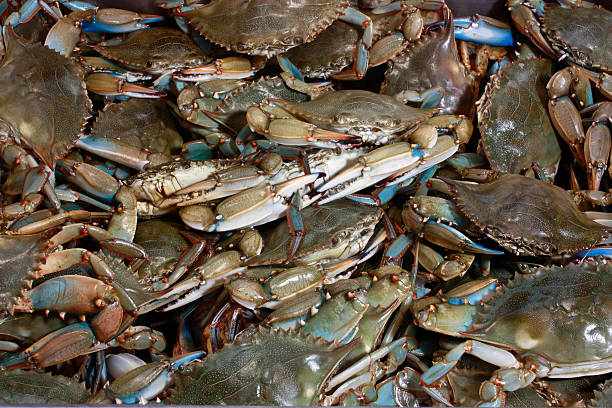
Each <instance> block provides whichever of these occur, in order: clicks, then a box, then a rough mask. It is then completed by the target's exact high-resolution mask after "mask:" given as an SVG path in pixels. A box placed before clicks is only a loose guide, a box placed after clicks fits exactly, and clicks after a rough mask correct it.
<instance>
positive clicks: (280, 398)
mask: <svg viewBox="0 0 612 408" xmlns="http://www.w3.org/2000/svg"><path fill="white" fill-rule="evenodd" d="M355 344H356V340H353V341H352V342H349V343H347V344H343V345H339V344H337V343H330V342H327V341H325V340H323V339H315V338H314V337H313V336H311V335H304V334H300V333H296V332H292V331H288V332H287V331H283V330H271V329H266V328H263V327H252V328H250V329H248V330H246V331H244V332H243V333H242V334H241V335H239V336H238V337H237V338H236V340H235V341H234V342H233V343H232V344H229V345H227V346H225V347H223V349H221V350H220V351H218V352H217V353H215V354H212V355H210V356H208V357H207V358H206V359H204V361H203V362H202V363H201V364H199V365H196V367H195V369H194V371H193V372H192V374H190V375H189V376H185V377H183V378H179V379H178V380H177V386H176V390H175V391H174V393H173V394H172V396H171V397H170V399H169V400H168V403H171V404H187V405H189V404H202V403H207V404H218V403H225V404H270V403H274V404H278V405H313V404H316V403H317V402H318V400H319V398H320V397H321V394H322V393H323V388H324V386H325V383H326V380H327V379H328V378H329V377H330V376H331V374H332V372H333V370H334V369H335V368H336V367H337V366H338V364H339V363H340V361H341V360H342V359H343V358H344V357H345V356H346V355H347V354H348V353H349V352H350V350H351V349H352V348H353V347H354V346H355ZM237 371H238V372H240V373H241V375H240V378H237V377H236V376H235V375H234V374H235V373H236V372H237ZM219 380H222V383H223V386H219ZM245 384H248V386H247V387H246V388H245ZM238 391H239V392H238Z"/></svg>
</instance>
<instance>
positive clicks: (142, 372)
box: [108, 351, 204, 404]
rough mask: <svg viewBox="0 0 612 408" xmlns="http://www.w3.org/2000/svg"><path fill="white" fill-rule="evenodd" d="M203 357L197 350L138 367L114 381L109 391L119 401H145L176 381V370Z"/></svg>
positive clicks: (127, 402)
mask: <svg viewBox="0 0 612 408" xmlns="http://www.w3.org/2000/svg"><path fill="white" fill-rule="evenodd" d="M202 357H204V353H203V352H201V351H195V352H193V353H188V354H183V355H180V356H177V357H172V358H170V359H166V360H161V361H155V362H152V363H149V364H146V365H142V366H139V367H136V368H134V369H132V370H130V371H128V372H127V373H125V374H124V375H122V376H121V377H119V378H117V379H116V380H115V381H113V382H112V383H111V385H110V386H109V387H108V392H109V394H110V395H111V396H112V397H113V398H114V399H115V401H116V402H117V403H125V404H138V403H145V402H146V401H148V400H151V399H153V398H155V397H156V396H157V395H159V394H161V393H162V392H163V391H164V390H165V389H166V388H167V387H168V386H169V385H171V384H172V383H173V382H174V376H173V373H174V372H175V371H177V370H179V369H180V368H181V367H183V366H185V365H187V364H190V363H192V362H194V361H197V360H199V359H201V358H202Z"/></svg>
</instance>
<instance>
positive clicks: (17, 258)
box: [0, 230, 54, 313]
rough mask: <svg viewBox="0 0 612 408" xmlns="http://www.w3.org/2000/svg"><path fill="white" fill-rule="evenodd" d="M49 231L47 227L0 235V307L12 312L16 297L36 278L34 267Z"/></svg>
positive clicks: (35, 268)
mask: <svg viewBox="0 0 612 408" xmlns="http://www.w3.org/2000/svg"><path fill="white" fill-rule="evenodd" d="M53 234H54V231H52V230H48V231H43V232H39V233H37V234H31V235H0V310H2V311H8V312H9V313H13V307H14V306H15V303H16V300H17V299H20V298H21V297H22V296H23V292H25V291H26V290H27V289H29V288H30V287H31V286H32V282H33V281H34V280H35V279H37V278H38V274H37V270H38V266H39V265H40V263H41V260H42V259H43V258H44V257H45V255H46V253H47V249H46V248H47V242H48V241H49V238H51V236H53Z"/></svg>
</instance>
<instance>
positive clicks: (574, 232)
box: [445, 174, 607, 255]
mask: <svg viewBox="0 0 612 408" xmlns="http://www.w3.org/2000/svg"><path fill="white" fill-rule="evenodd" d="M445 181H446V182H447V183H448V184H449V185H450V188H451V191H452V193H453V195H454V197H455V202H456V203H457V207H459V209H460V210H461V212H463V213H464V214H465V215H466V216H467V217H468V218H469V219H470V221H471V222H472V223H473V224H474V225H476V226H477V227H478V228H479V229H480V230H481V231H482V232H483V233H484V234H486V235H488V236H489V237H490V238H492V239H493V240H495V241H497V242H498V243H499V244H500V245H501V246H503V247H504V248H506V249H508V250H509V251H511V252H513V253H515V254H517V255H553V254H564V253H574V252H577V251H579V250H582V249H586V248H590V247H592V246H594V245H596V244H597V243H598V242H600V241H601V240H602V239H603V238H604V237H605V236H607V229H606V228H605V227H604V226H602V225H601V224H598V223H596V222H594V221H591V220H590V219H589V218H588V217H587V216H586V215H584V214H583V213H582V212H581V211H580V210H579V209H578V207H577V206H576V205H575V204H574V202H573V201H572V199H571V197H570V196H569V195H568V193H567V192H566V191H565V190H563V189H562V188H559V187H557V186H553V185H552V184H549V183H545V182H543V181H539V180H535V179H533V178H530V177H525V176H519V175H516V174H505V175H502V176H500V177H499V178H498V179H497V180H495V181H494V182H492V183H488V184H467V183H462V182H458V181H454V180H445Z"/></svg>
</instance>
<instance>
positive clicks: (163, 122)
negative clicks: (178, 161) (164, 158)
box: [91, 98, 183, 155]
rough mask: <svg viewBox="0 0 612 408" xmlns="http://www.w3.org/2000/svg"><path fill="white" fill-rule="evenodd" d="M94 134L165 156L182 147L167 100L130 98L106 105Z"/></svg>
mask: <svg viewBox="0 0 612 408" xmlns="http://www.w3.org/2000/svg"><path fill="white" fill-rule="evenodd" d="M91 135H92V136H96V137H107V138H118V139H121V140H122V141H124V142H126V143H129V144H130V145H132V146H135V147H140V148H146V149H149V150H151V151H152V152H159V153H164V154H166V155H171V154H177V153H178V152H180V150H181V147H182V146H183V138H182V137H181V135H180V134H179V130H178V126H177V123H176V120H175V119H174V117H173V116H172V113H171V112H170V110H169V109H168V105H167V104H166V102H165V101H163V100H159V99H137V98H134V99H130V100H128V101H125V102H120V103H115V104H112V105H107V106H106V107H105V108H104V110H103V111H102V112H100V116H98V118H97V119H96V123H95V124H94V126H93V128H92V130H91Z"/></svg>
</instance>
